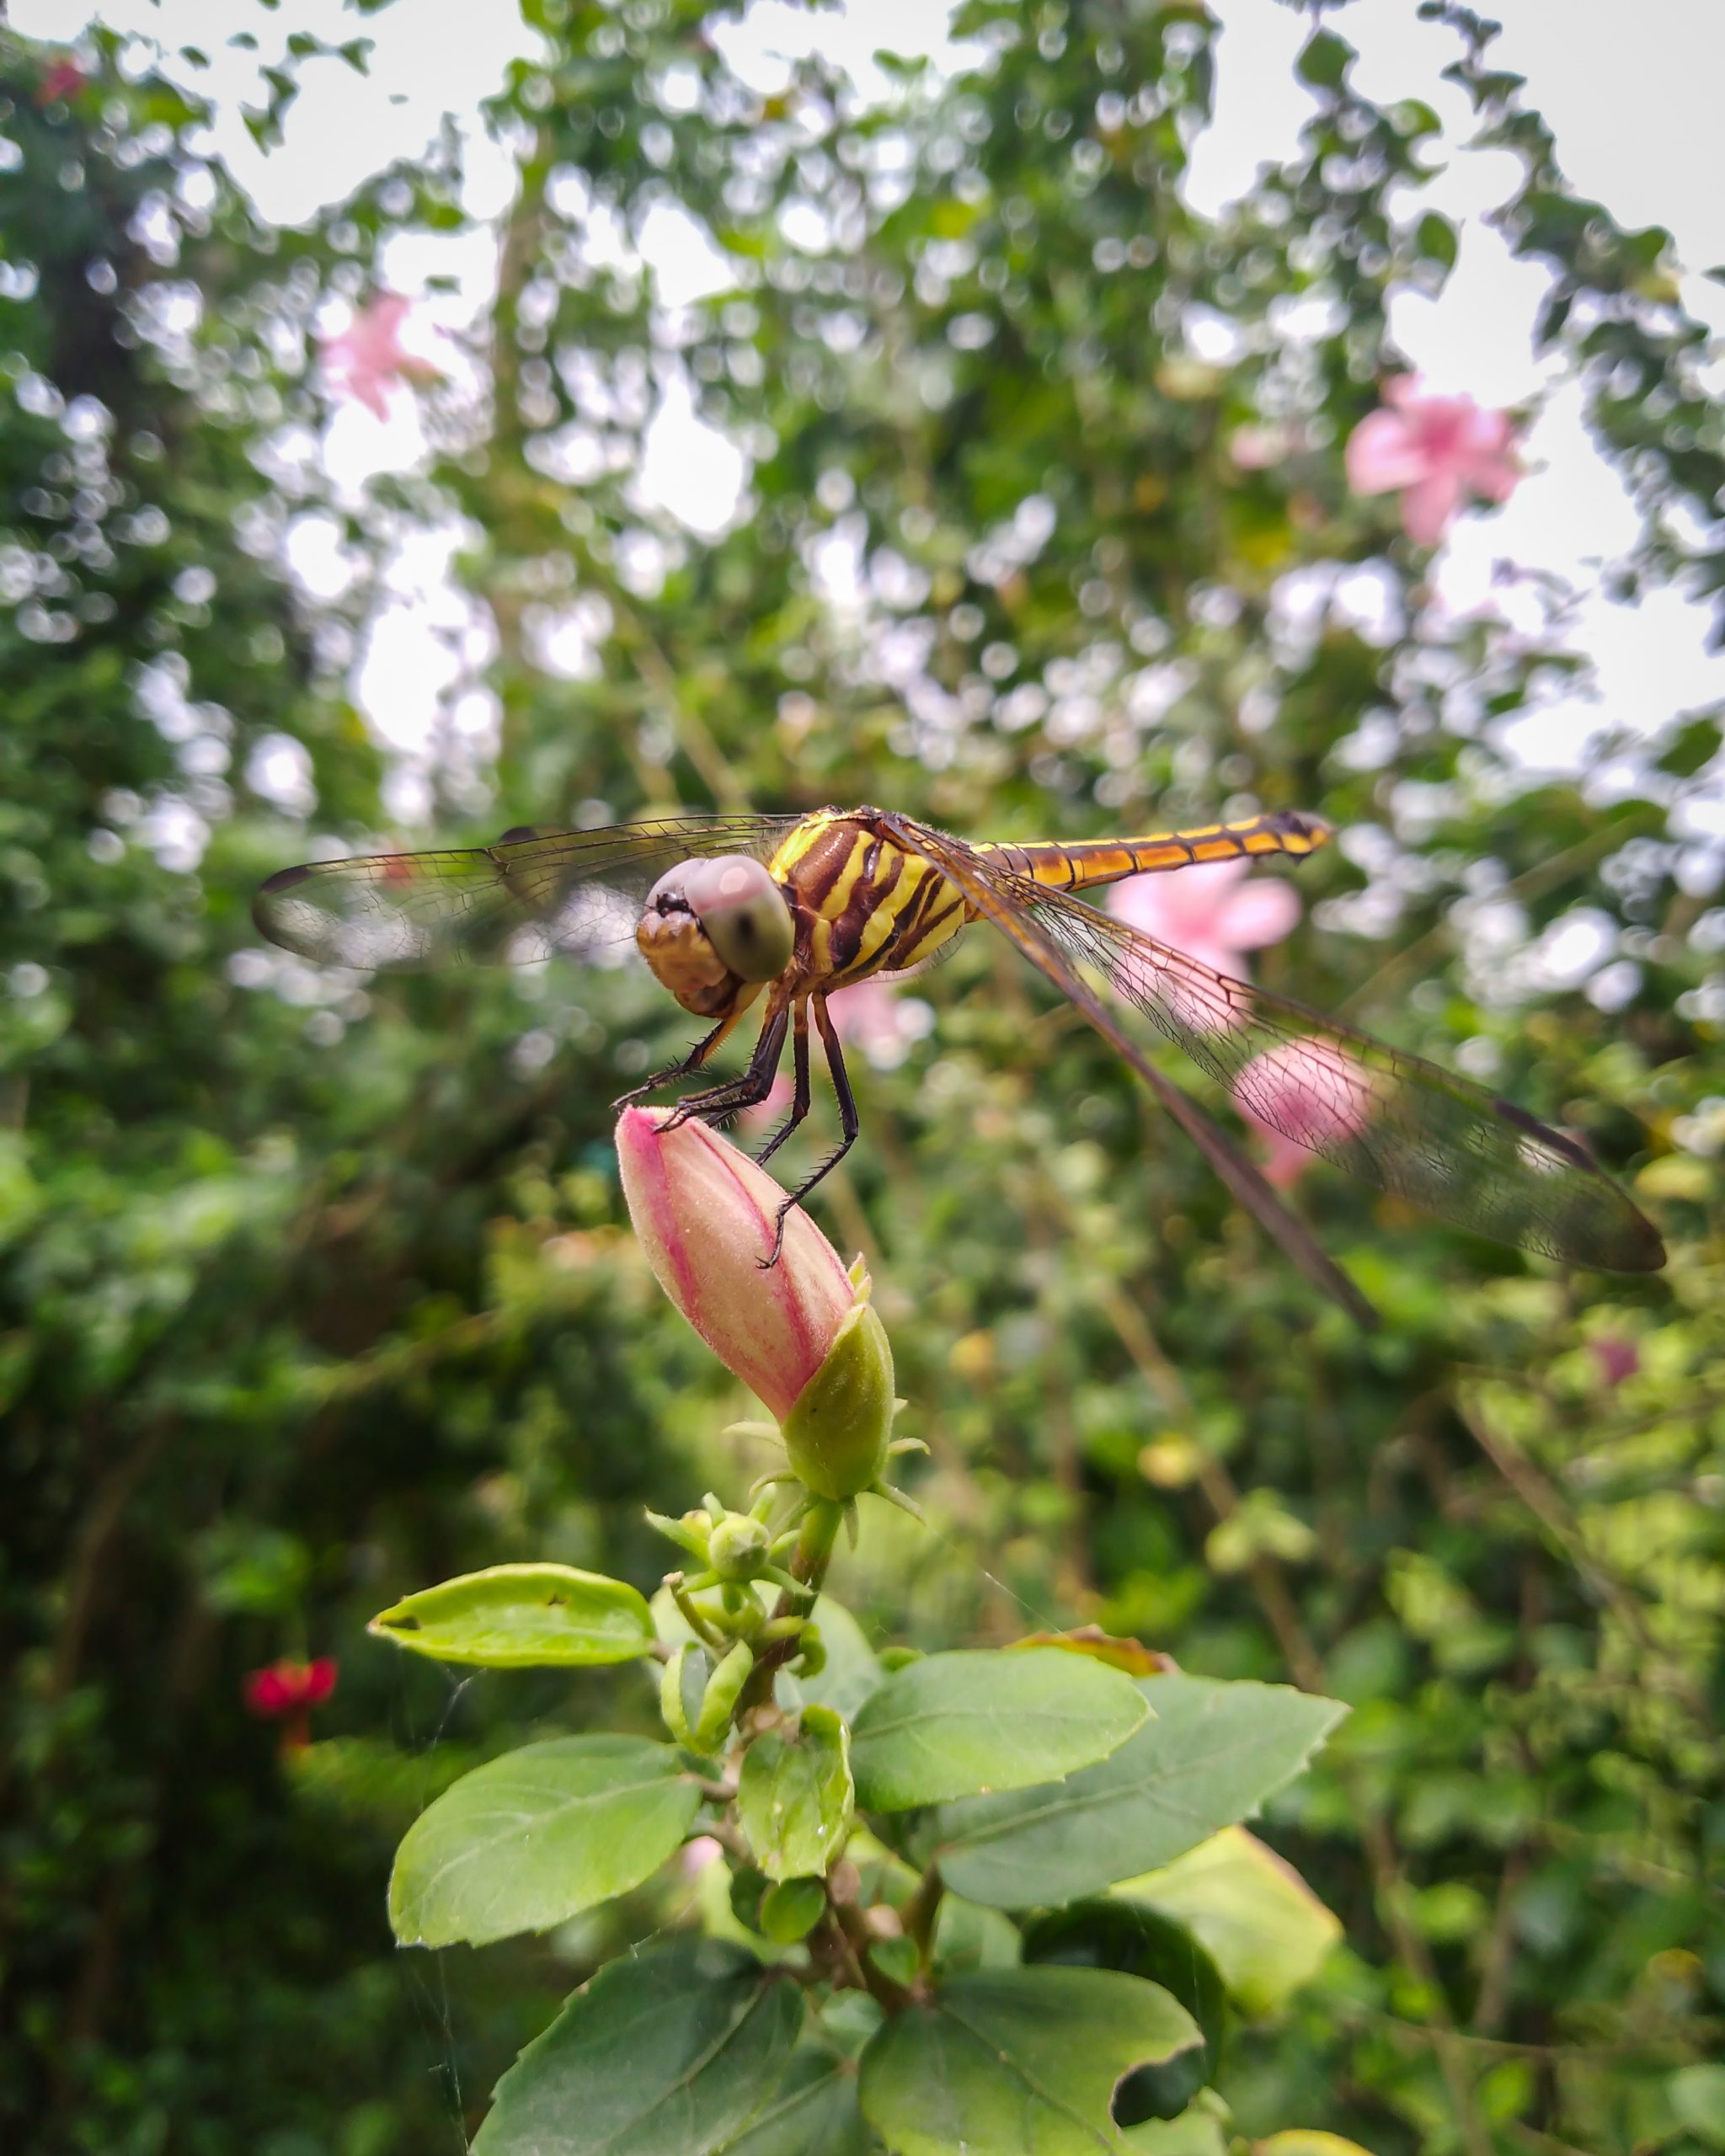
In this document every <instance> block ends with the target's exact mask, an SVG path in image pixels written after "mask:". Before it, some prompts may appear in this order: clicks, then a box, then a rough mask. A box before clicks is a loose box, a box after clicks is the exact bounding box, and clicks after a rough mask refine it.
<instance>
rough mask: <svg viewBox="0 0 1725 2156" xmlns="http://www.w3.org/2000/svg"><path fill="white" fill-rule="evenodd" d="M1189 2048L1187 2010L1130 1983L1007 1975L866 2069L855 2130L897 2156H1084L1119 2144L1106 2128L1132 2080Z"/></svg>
mask: <svg viewBox="0 0 1725 2156" xmlns="http://www.w3.org/2000/svg"><path fill="white" fill-rule="evenodd" d="M1197 2041H1199V2036H1198V2030H1197V2026H1196V2025H1195V2024H1194V2021H1193V2020H1192V2018H1191V2016H1190V2015H1188V2013H1187V2012H1186V2010H1185V2009H1184V2008H1183V2007H1182V2006H1179V2005H1178V2004H1176V2003H1175V2001H1174V2000H1173V1999H1171V1998H1170V1997H1169V1996H1168V1994H1167V1993H1166V1992H1164V1991H1161V1990H1159V1989H1158V1988H1156V1986H1155V1985H1153V1984H1146V1983H1144V1982H1143V1981H1142V1980H1141V1979H1140V1978H1139V1977H1127V1976H1119V1975H1116V1974H1114V1972H1112V1971H1108V1970H1103V1969H1057V1968H1045V1969H1006V1970H1001V1971H1000V1972H991V1973H988V1974H981V1975H977V1976H971V1977H954V1978H953V1981H952V1983H949V1984H947V1985H945V1986H943V1988H941V1989H940V1990H938V1991H937V1993H935V1995H934V1998H933V1999H932V2001H931V2002H930V2004H928V2005H927V2006H923V2007H913V2008H912V2009H910V2011H908V2012H907V2013H905V2014H902V2015H899V2016H898V2017H897V2019H896V2020H893V2021H890V2022H889V2023H888V2024H887V2025H886V2027H885V2028H884V2030H883V2031H881V2033H880V2035H879V2036H877V2037H876V2038H875V2040H874V2041H873V2043H872V2044H871V2045H870V2046H869V2047H868V2050H867V2051H866V2052H864V2053H863V2068H862V2076H861V2095H862V2102H863V2114H864V2116H866V2117H867V2118H868V2120H869V2121H870V2123H871V2124H872V2125H873V2126H874V2127H877V2128H878V2129H879V2132H881V2134H882V2135H883V2136H884V2137H885V2139H886V2141H887V2143H888V2144H889V2147H891V2148H894V2149H895V2150H897V2151H900V2152H901V2156H952V2152H953V2151H954V2150H958V2149H969V2148H987V2149H991V2150H996V2149H997V2150H998V2151H999V2152H1000V2156H1088V2152H1090V2151H1092V2150H1095V2149H1108V2150H1118V2149H1121V2148H1125V2147H1126V2146H1127V2145H1128V2144H1127V2143H1125V2142H1124V2140H1123V2139H1122V2137H1121V2136H1120V2135H1119V2132H1118V2131H1117V2130H1116V2127H1115V2122H1114V2119H1113V2117H1112V2116H1110V2111H1109V2102H1110V2100H1111V2098H1112V2097H1113V2095H1114V2089H1115V2084H1117V2083H1118V2082H1119V2081H1120V2080H1121V2079H1123V2078H1124V2076H1125V2075H1126V2074H1128V2073H1130V2072H1131V2071H1132V2069H1133V2068H1137V2067H1142V2066H1145V2065H1148V2064H1151V2063H1158V2062H1160V2061H1162V2060H1164V2059H1167V2058H1169V2057H1172V2055H1173V2054H1174V2053H1175V2052H1179V2051H1183V2050H1184V2049H1185V2048H1186V2047H1188V2045H1191V2044H1194V2043H1196V2042H1197Z"/></svg>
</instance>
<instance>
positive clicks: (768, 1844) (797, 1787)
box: [737, 1707, 856, 1879]
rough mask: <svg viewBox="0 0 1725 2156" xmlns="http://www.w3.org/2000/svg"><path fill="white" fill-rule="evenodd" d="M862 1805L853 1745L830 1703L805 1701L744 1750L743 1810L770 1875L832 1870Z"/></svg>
mask: <svg viewBox="0 0 1725 2156" xmlns="http://www.w3.org/2000/svg"><path fill="white" fill-rule="evenodd" d="M855 1809H856V1791H855V1790H854V1789H853V1787H852V1782H851V1760H850V1745H849V1742H848V1739H847V1737H846V1732H845V1725H844V1724H843V1722H841V1721H840V1720H839V1718H838V1716H836V1714H835V1713H834V1712H833V1710H832V1709H831V1708H830V1707H804V1710H803V1711H802V1713H801V1715H800V1716H798V1719H797V1720H796V1721H794V1722H788V1723H786V1724H784V1725H783V1726H782V1727H781V1728H778V1729H769V1730H763V1731H762V1732H761V1735H760V1736H759V1737H756V1739H755V1741H754V1742H753V1743H752V1744H751V1745H750V1747H749V1748H748V1750H747V1751H746V1752H745V1753H744V1754H743V1771H742V1774H741V1777H740V1780H739V1783H738V1786H737V1817H738V1818H739V1819H740V1821H741V1822H742V1826H743V1832H744V1833H745V1834H746V1835H747V1836H748V1837H749V1846H750V1849H753V1850H754V1852H755V1858H756V1862H757V1863H758V1864H759V1865H760V1866H761V1870H763V1871H764V1872H765V1873H766V1876H767V1877H768V1878H769V1879H800V1878H804V1877H807V1876H815V1877H819V1876H822V1875H824V1874H825V1870H826V1867H827V1865H829V1864H830V1862H831V1861H832V1859H833V1858H834V1857H835V1856H836V1854H837V1853H838V1851H839V1849H841V1847H842V1846H843V1844H844V1839H845V1836H846V1834H847V1833H849V1832H850V1829H851V1821H852V1817H853V1816H854V1813H855Z"/></svg>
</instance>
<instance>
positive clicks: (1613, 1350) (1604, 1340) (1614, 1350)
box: [1588, 1333, 1641, 1385]
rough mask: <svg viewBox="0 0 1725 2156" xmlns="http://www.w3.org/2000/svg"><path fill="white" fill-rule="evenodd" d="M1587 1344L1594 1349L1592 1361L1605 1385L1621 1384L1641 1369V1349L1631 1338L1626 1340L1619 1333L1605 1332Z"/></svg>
mask: <svg viewBox="0 0 1725 2156" xmlns="http://www.w3.org/2000/svg"><path fill="white" fill-rule="evenodd" d="M1588 1344H1589V1346H1590V1347H1591V1348H1592V1349H1593V1351H1594V1363H1595V1364H1597V1365H1598V1368H1599V1378H1600V1381H1601V1383H1603V1384H1605V1385H1621V1384H1622V1383H1623V1380H1625V1379H1626V1378H1632V1377H1634V1376H1635V1375H1636V1374H1637V1372H1638V1371H1639V1370H1640V1369H1641V1351H1640V1350H1639V1349H1638V1348H1637V1346H1636V1344H1635V1342H1633V1341H1632V1340H1626V1339H1625V1338H1624V1337H1622V1335H1621V1333H1606V1334H1605V1335H1604V1336H1603V1337H1601V1338H1599V1339H1598V1340H1594V1341H1590V1342H1589V1343H1588Z"/></svg>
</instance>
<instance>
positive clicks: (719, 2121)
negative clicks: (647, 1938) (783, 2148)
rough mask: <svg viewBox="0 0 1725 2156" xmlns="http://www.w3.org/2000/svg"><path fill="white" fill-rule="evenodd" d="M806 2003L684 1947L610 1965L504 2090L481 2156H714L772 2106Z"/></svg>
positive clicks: (747, 1965) (531, 2049)
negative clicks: (768, 2102)
mask: <svg viewBox="0 0 1725 2156" xmlns="http://www.w3.org/2000/svg"><path fill="white" fill-rule="evenodd" d="M802 2022H803V1994H802V1993H801V1991H800V1990H799V1989H798V1987H797V1986H796V1985H795V1984H793V1983H786V1982H785V1981H784V1979H783V1978H782V1977H778V1976H776V1975H775V1974H774V1972H772V1970H770V1969H763V1968H762V1967H761V1964H760V1963H759V1962H758V1961H756V1960H755V1958H754V1956H752V1955H750V1954H747V1953H745V1951H743V1949H742V1948H741V1947H739V1946H732V1945H728V1944H726V1943H725V1942H724V1941H723V1940H713V1939H706V1940H702V1939H694V1938H689V1937H684V1938H681V1939H673V1940H669V1941H667V1942H666V1943H665V1944H664V1945H659V1946H649V1947H646V1948H644V1950H643V1951H641V1952H639V1953H638V1954H631V1955H625V1956H621V1957H620V1958H619V1959H618V1960H617V1961H611V1962H607V1963H606V1966H605V1967H604V1968H602V1969H601V1971H600V1972H599V1973H598V1975H597V1976H596V1977H594V1978H593V1980H592V1981H591V1983H589V1984H587V1985H586V1986H585V1988H583V1989H582V1990H580V1991H578V1992H577V1993H575V1995H574V1998H573V1999H571V2000H570V2001H569V2004H568V2005H567V2006H565V2007H564V2009H563V2012H562V2013H561V2014H560V2015H558V2018H557V2020H555V2021H553V2023H552V2025H551V2026H550V2027H549V2028H548V2029H547V2031H545V2033H544V2035H543V2036H540V2037H537V2038H536V2040H535V2041H533V2042H532V2043H531V2044H529V2045H528V2047H527V2048H526V2050H525V2051H524V2052H522V2053H521V2057H519V2058H518V2059H517V2060H516V2061H515V2064H514V2065H513V2066H512V2067H511V2068H510V2070H509V2072H508V2073H505V2075H504V2077H503V2079H502V2080H501V2081H499V2083H498V2084H497V2094H496V2097H495V2099H494V2101H493V2104H492V2106H491V2110H490V2112H489V2116H487V2118H486V2121H485V2123H484V2125H483V2126H482V2127H480V2129H479V2131H478V2134H477V2135H476V2136H475V2137H474V2140H473V2156H710V2152H712V2151H713V2150H715V2149H718V2148H727V2147H729V2144H730V2143H732V2141H733V2140H734V2138H735V2137H736V2135H737V2134H738V2133H739V2132H741V2130H742V2129H743V2128H744V2127H745V2126H746V2125H747V2124H748V2123H749V2121H750V2119H751V2118H753V2117H754V2116H755V2115H756V2112H757V2111H759V2110H760V2109H761V2106H762V2105H763V2104H765V2103H766V2101H767V2100H768V2099H769V2098H770V2097H771V2096H772V2093H773V2091H774V2089H776V2088H777V2084H778V2082H779V2079H780V2077H781V2076H782V2074H783V2073H784V2070H785V2068H786V2067H787V2066H788V2063H789V2062H790V2057H791V2053H792V2051H793V2047H794V2046H795V2044H796V2041H797V2036H798V2031H799V2030H800V2029H801V2027H802Z"/></svg>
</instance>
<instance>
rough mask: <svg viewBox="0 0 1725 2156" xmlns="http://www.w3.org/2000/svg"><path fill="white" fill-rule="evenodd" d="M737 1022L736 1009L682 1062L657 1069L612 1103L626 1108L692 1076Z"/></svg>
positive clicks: (620, 1094)
mask: <svg viewBox="0 0 1725 2156" xmlns="http://www.w3.org/2000/svg"><path fill="white" fill-rule="evenodd" d="M736 1022H737V1020H736V1014H735V1012H733V1013H732V1014H731V1016H730V1017H729V1018H722V1019H721V1020H720V1021H719V1022H718V1025H716V1026H715V1027H713V1031H712V1032H711V1033H708V1035H707V1036H706V1038H704V1039H702V1040H698V1041H697V1042H696V1043H695V1045H694V1046H693V1048H692V1049H690V1050H689V1053H688V1054H686V1056H685V1057H684V1058H683V1059H682V1061H681V1063H673V1064H670V1065H668V1066H667V1067H666V1068H665V1070H655V1071H654V1074H653V1075H652V1076H651V1077H650V1078H647V1079H644V1080H643V1081H642V1082H641V1083H640V1084H639V1085H638V1086H631V1087H630V1089H629V1091H628V1092H627V1093H619V1094H618V1095H617V1098H616V1099H615V1100H614V1101H613V1102H611V1106H612V1107H614V1108H626V1107H628V1105H629V1103H630V1102H631V1101H639V1100H644V1099H645V1097H647V1095H648V1094H649V1093H656V1092H657V1091H659V1089H660V1086H674V1085H675V1084H676V1081H677V1080H678V1079H679V1078H688V1077H691V1076H692V1075H693V1074H694V1073H695V1072H696V1071H697V1070H699V1069H700V1068H701V1066H702V1064H704V1063H705V1062H706V1060H707V1059H708V1056H709V1055H711V1054H712V1053H713V1050H714V1049H716V1048H717V1047H718V1044H719V1043H720V1042H721V1041H722V1040H723V1039H724V1037H725V1035H726V1034H727V1033H729V1031H730V1029H731V1027H733V1026H734V1025H735V1023H736Z"/></svg>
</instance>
